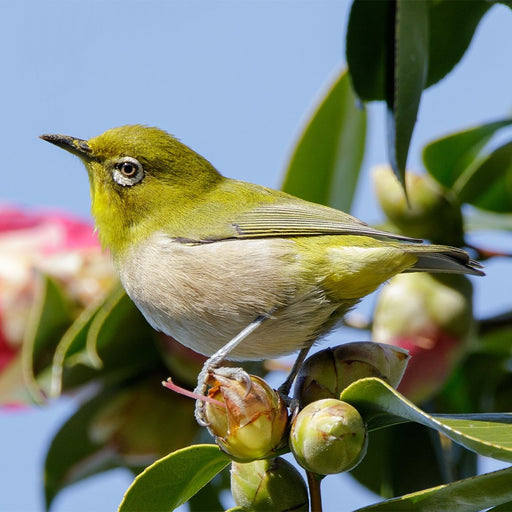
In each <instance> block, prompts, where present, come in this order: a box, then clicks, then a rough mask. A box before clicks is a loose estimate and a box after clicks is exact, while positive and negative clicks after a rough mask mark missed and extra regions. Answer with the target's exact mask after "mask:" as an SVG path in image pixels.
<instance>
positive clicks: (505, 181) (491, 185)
mask: <svg viewBox="0 0 512 512" xmlns="http://www.w3.org/2000/svg"><path fill="white" fill-rule="evenodd" d="M453 191H454V192H455V194H456V195H457V196H458V199H459V201H460V202H462V203H469V204H472V205H474V206H477V207H479V208H482V209H484V210H489V211H493V212H499V213H511V212H512V142H509V143H507V144H504V145H503V146H501V147H499V148H498V149H496V150H495V151H493V152H492V153H491V154H490V155H489V156H488V157H487V158H486V159H485V160H484V161H483V162H482V163H480V164H479V165H477V166H471V167H469V168H468V169H466V171H465V172H464V173H463V174H462V175H461V176H460V177H459V179H458V180H457V182H456V183H455V184H454V186H453Z"/></svg>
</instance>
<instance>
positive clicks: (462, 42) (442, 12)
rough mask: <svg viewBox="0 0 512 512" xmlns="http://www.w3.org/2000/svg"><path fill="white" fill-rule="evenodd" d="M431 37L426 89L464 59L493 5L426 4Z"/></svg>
mask: <svg viewBox="0 0 512 512" xmlns="http://www.w3.org/2000/svg"><path fill="white" fill-rule="evenodd" d="M428 5H429V17H430V36H429V66H428V78H427V87H428V86H430V85H432V84H435V83H436V82H438V81H439V80H441V78H443V77H444V76H445V75H446V74H448V73H449V72H450V71H451V70H452V69H453V68H454V66H455V65H456V64H457V63H458V62H459V61H460V59H461V58H462V57H463V56H464V53H465V52H466V50H467V49H468V46H469V44H470V43H471V40H472V38H473V34H474V33H475V30H476V27H477V26H478V23H479V22H480V20H481V19H482V16H483V15H484V14H485V13H486V12H487V10H488V9H489V8H490V7H492V3H491V2H488V1H486V0H469V1H467V0H466V1H461V0H458V1H456V2H454V1H453V0H437V1H435V2H432V1H431V2H429V4H428Z"/></svg>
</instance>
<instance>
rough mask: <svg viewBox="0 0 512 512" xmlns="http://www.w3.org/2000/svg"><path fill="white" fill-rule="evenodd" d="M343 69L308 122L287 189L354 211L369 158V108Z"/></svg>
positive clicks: (299, 143) (284, 187) (317, 200)
mask: <svg viewBox="0 0 512 512" xmlns="http://www.w3.org/2000/svg"><path fill="white" fill-rule="evenodd" d="M356 103H357V99H356V96H355V95H354V93H353V92H352V87H351V85H350V80H349V77H348V73H347V72H346V71H343V72H341V73H340V74H339V75H338V77H337V78H336V81H335V82H334V84H333V85H332V86H331V87H330V89H329V90H328V91H327V93H326V95H325V97H324V98H323V99H322V101H321V102H320V104H319V106H318V107H317V109H316V110H315V112H314V113H313V115H312V117H311V119H310V120H309V122H308V123H307V125H306V127H305V129H304V131H303V133H302V135H301V136H300V139H299V142H298V143H297V145H296V147H295V150H294V152H293V154H292V157H291V159H290V163H289V165H288V169H287V171H286V175H285V179H284V183H283V187H282V188H283V190H284V191H285V192H288V193H290V194H293V195H295V196H299V197H301V198H303V199H307V200H309V201H313V202H316V203H322V204H326V205H329V206H332V207H335V208H338V209H340V210H344V211H350V207H351V205H352V199H353V196H354V192H355V188H356V185H357V180H358V176H359V170H360V167H361V163H362V160H363V154H364V146H365V135H366V113H365V111H364V109H363V108H362V107H361V108H360V107H358V106H357V105H356Z"/></svg>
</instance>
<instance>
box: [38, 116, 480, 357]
mask: <svg viewBox="0 0 512 512" xmlns="http://www.w3.org/2000/svg"><path fill="white" fill-rule="evenodd" d="M41 138H43V139H44V140H46V141H48V142H52V143H53V144H56V145H57V146H60V147H61V148H63V149H66V150H68V151H70V152H71V153H74V154H75V155H77V156H79V157H80V158H81V160H82V161H83V162H84V164H85V166H86V168H87V172H88V174H89V179H90V185H91V197H92V214H93V216H94V219H95V222H96V227H97V229H98V232H99V236H100V240H101V242H102V244H103V245H104V246H105V247H108V248H109V249H110V251H111V253H112V256H113V259H114V262H115V265H116V267H117V269H118V272H119V276H120V278H121V282H122V284H123V286H124V288H125V289H126V292H127V293H128V295H129V296H130V297H131V298H132V300H133V301H134V302H135V304H136V305H137V306H138V308H139V309H140V310H141V311H142V313H143V314H144V316H145V317H146V318H147V320H148V322H149V323H150V324H151V325H152V326H153V327H154V328H155V329H158V330H160V331H163V332H164V333H166V334H168V335H171V336H173V337H174V338H175V339H176V340H178V341H179V342H181V343H182V344H184V345H186V346H188V347H190V348H192V349H193V350H195V351H197V352H200V353H202V354H206V355H212V354H214V353H216V352H217V351H218V350H219V349H220V348H221V347H223V346H224V345H225V344H226V343H227V342H228V341H230V340H231V339H232V338H233V337H235V336H236V335H237V334H238V333H240V332H241V331H243V330H244V328H246V327H247V326H248V325H250V324H252V323H253V322H254V321H255V319H258V318H263V317H265V318H268V320H267V321H265V322H260V324H258V325H257V328H254V329H252V330H251V332H250V333H249V334H246V335H245V336H244V338H245V339H243V341H242V342H241V343H239V344H238V345H237V346H236V347H235V348H233V349H232V351H231V352H230V353H229V355H228V358H230V359H234V360H248V359H253V360H254V359H263V358H271V357H277V356H281V355H284V354H289V353H291V352H294V351H296V350H299V349H303V348H307V347H309V346H311V345H312V344H313V343H314V342H315V340H317V339H318V338H319V337H320V336H322V335H323V334H325V333H326V332H328V331H329V330H330V329H331V328H332V327H334V326H335V325H336V323H337V322H338V321H339V320H340V319H341V317H342V316H343V315H344V314H345V313H346V312H347V310H349V309H350V308H352V307H353V306H354V305H355V304H356V303H357V302H358V301H359V300H360V299H361V298H362V297H364V296H365V295H367V294H369V293H370V292H372V291H374V290H375V289H376V288H377V287H378V286H379V285H380V284H381V283H383V282H384V281H386V280H387V279H389V278H390V277H392V276H394V275H395V274H398V273H400V272H416V271H427V272H454V273H465V274H474V275H481V274H482V272H481V270H479V268H480V265H479V264H478V263H477V262H475V261H472V260H470V258H469V256H468V254H467V253H466V252H464V251H463V250H461V249H456V248H452V247H446V246H439V245H437V246H436V245H423V244H420V243H415V242H417V240H414V239H408V238H406V237H401V236H398V235H394V234H391V233H386V232H383V231H379V230H377V229H373V228H371V227H369V226H368V225H366V224H364V223H363V222H361V221H359V220H358V219H356V218H354V217H352V216H350V215H348V214H346V213H343V212H341V211H338V210H335V209H332V208H329V207H326V206H321V205H318V204H314V203H310V202H307V201H304V200H301V199H298V198H296V197H293V196H290V195H288V194H286V193H284V192H280V191H277V190H272V189H269V188H265V187H262V186H259V185H253V184H250V183H245V182H242V181H236V180H233V179H229V178H225V177H224V176H222V175H221V174H219V173H218V172H217V171H216V170H215V168H214V167H213V166H212V165H211V164H210V163H209V162H208V161H207V160H205V159H204V158H203V157H201V156H200V155H198V154H197V153H195V152H194V151H193V150H191V149H190V148H188V147H187V146H185V145H184V144H182V143H181V142H179V141H178V140H177V139H176V138H174V137H173V136H171V135H169V134H168V133H166V132H165V131H162V130H159V129H157V128H150V127H146V126H140V125H133V126H123V127H120V128H114V129H112V130H108V131H106V132H105V133H103V134H102V135H99V136H98V137H95V138H92V139H90V140H87V141H86V140H81V139H77V138H74V137H69V136H64V135H43V136H41Z"/></svg>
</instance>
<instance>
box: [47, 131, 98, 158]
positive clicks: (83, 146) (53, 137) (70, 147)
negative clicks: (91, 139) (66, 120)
mask: <svg viewBox="0 0 512 512" xmlns="http://www.w3.org/2000/svg"><path fill="white" fill-rule="evenodd" d="M39 138H40V139H43V140H46V141H47V142H51V143H52V144H55V145H56V146H59V148H62V149H65V150H66V151H69V152H70V153H73V154H74V155H76V156H78V157H80V158H82V159H83V160H86V161H90V160H95V157H94V155H93V152H92V149H91V147H90V146H89V144H88V143H87V141H86V140H83V139H77V138H75V137H70V136H69V135H57V134H48V135H40V136H39Z"/></svg>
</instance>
